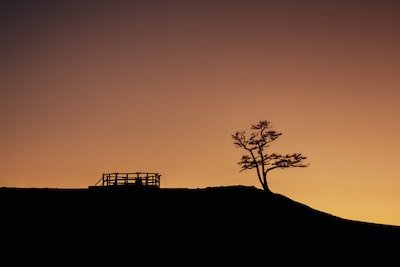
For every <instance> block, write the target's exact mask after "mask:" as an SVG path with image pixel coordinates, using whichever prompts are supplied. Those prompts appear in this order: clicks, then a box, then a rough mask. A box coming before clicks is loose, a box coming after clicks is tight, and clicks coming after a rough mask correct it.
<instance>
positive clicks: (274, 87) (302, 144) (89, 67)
mask: <svg viewBox="0 0 400 267" xmlns="http://www.w3.org/2000/svg"><path fill="white" fill-rule="evenodd" d="M399 14H400V4H398V3H397V2H396V1H385V0H382V1H354V0H348V1H340V0H338V1H329V0H327V1H302V0H297V1H294V0H293V1H289V0H283V1H278V0H276V1H267V0H266V1H206V0H203V1H120V0H114V1H101V0H100V1H87V0H82V1H70V0H68V1H66V0H59V1H50V0H48V1H42V0H38V1H20V0H15V1H2V2H1V4H0V40H1V42H0V123H1V131H0V148H1V154H0V186H5V187H52V188H53V187H55V188H85V187H88V186H89V185H93V184H95V183H96V182H97V181H98V180H99V179H100V178H101V175H102V173H107V172H136V171H146V172H158V173H160V174H161V175H162V176H161V187H168V188H170V187H179V188H181V187H182V188H183V187H184V188H203V187H207V186H227V185H249V186H257V187H258V188H261V186H260V184H258V179H257V175H256V172H255V170H249V171H245V172H239V170H240V166H239V165H238V164H237V162H238V161H239V160H240V157H241V155H242V154H243V151H241V150H240V149H237V148H235V146H234V145H233V140H232V138H231V134H233V133H234V132H235V131H237V130H246V129H247V130H248V129H249V128H250V126H251V125H252V124H254V123H257V122H258V121H260V120H268V121H271V124H272V125H273V129H274V130H277V131H278V132H282V133H283V134H282V136H281V137H280V138H279V139H278V140H276V141H275V142H274V143H273V144H271V147H270V148H269V149H270V152H277V153H287V152H290V153H293V152H298V153H302V154H303V155H305V156H307V157H308V159H307V162H308V163H310V166H309V167H308V168H292V169H284V170H274V171H273V172H271V173H270V176H269V185H270V189H271V190H272V191H273V192H275V193H279V194H283V195H285V196H287V197H289V198H291V199H293V200H295V201H298V202H301V203H304V204H306V205H308V206H310V207H312V208H315V209H318V210H321V211H324V212H328V213H331V214H334V215H336V216H339V217H342V218H347V219H352V220H360V221H367V222H375V223H382V224H393V225H400V208H399V207H400V194H399V192H400V179H399V178H400V164H399V161H400V139H399V136H400V124H399V117H400V106H399V99H400V89H399V86H400V16H399Z"/></svg>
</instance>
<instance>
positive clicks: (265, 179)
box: [262, 173, 272, 193]
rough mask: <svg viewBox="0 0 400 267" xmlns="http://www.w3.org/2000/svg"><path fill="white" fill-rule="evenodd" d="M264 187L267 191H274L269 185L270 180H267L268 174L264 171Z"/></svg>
mask: <svg viewBox="0 0 400 267" xmlns="http://www.w3.org/2000/svg"><path fill="white" fill-rule="evenodd" d="M262 186H263V189H264V191H265V192H267V193H272V192H271V190H270V189H269V187H268V181H267V174H266V173H264V175H263V183H262Z"/></svg>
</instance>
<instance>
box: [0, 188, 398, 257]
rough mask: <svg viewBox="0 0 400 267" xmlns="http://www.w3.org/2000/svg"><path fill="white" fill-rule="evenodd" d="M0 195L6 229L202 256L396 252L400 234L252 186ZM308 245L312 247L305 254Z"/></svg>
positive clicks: (32, 235)
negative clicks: (316, 208)
mask: <svg viewBox="0 0 400 267" xmlns="http://www.w3.org/2000/svg"><path fill="white" fill-rule="evenodd" d="M0 201H1V203H3V210H2V218H3V219H2V222H3V229H13V231H14V233H15V232H16V231H15V229H18V231H17V232H18V233H19V234H22V236H23V237H24V239H25V238H26V237H27V236H29V237H30V238H29V240H36V239H43V236H49V235H50V236H52V237H51V240H52V242H53V243H54V244H59V243H60V240H64V241H65V240H68V242H69V241H72V242H75V243H76V242H77V240H81V238H82V237H85V238H84V240H86V242H87V245H88V246H89V247H92V248H93V247H96V246H98V245H99V246H100V244H101V247H99V249H100V250H102V249H104V247H103V246H105V247H109V246H111V248H114V249H115V248H116V247H119V248H121V247H124V245H122V244H121V242H122V243H123V242H128V244H129V245H128V247H129V251H128V252H129V253H132V251H131V249H132V248H133V247H135V248H138V247H139V249H143V248H146V251H147V249H152V250H155V251H160V250H161V251H164V252H165V251H166V250H168V251H169V250H171V251H175V249H176V250H177V251H175V252H178V251H180V252H181V253H183V251H185V255H192V256H193V257H195V256H196V257H200V258H202V259H204V257H209V258H210V257H214V256H215V255H219V256H220V257H222V256H221V255H225V257H230V258H231V259H232V257H234V256H235V255H236V256H239V255H246V257H250V258H252V257H253V256H254V257H255V259H259V258H260V257H261V258H262V257H270V258H271V257H274V255H275V256H276V255H277V254H276V253H285V254H287V255H294V254H293V253H295V254H296V253H297V254H301V255H302V256H306V258H307V259H309V258H308V256H307V255H308V253H313V254H315V255H322V256H323V257H325V258H329V259H331V260H338V261H339V260H343V259H344V258H346V259H348V257H349V256H350V257H352V258H353V259H357V260H358V259H359V257H362V258H364V259H365V257H369V256H371V255H375V256H376V255H379V258H382V257H383V259H390V257H391V256H394V255H396V254H394V252H393V251H392V249H394V248H395V247H397V243H398V242H399V241H400V227H399V226H394V225H384V224H375V223H369V222H361V221H353V220H347V219H343V218H339V217H337V216H334V215H331V214H328V213H324V212H321V211H318V210H315V209H313V208H311V207H309V206H306V205H303V204H301V203H299V202H296V201H293V200H291V199H289V198H287V197H285V196H283V195H280V194H274V193H266V192H264V191H263V190H261V189H257V188H255V187H247V186H228V187H208V188H200V189H186V188H176V189H167V188H163V189H157V188H150V189H146V188H124V187H116V188H102V187H99V188H95V189H93V188H92V189H90V190H89V189H46V188H44V189H37V188H36V189H35V188H30V189H23V188H1V189H0ZM14 237H15V236H14ZM55 237H57V238H55ZM53 238H55V239H53ZM71 239H72V240H71ZM64 241H63V242H64ZM65 242H67V241H65ZM49 243H51V242H50V241H49ZM80 244H81V243H80V242H78V244H77V245H80ZM302 250H306V251H307V252H306V254H303V253H298V252H299V251H302ZM171 251H170V252H171ZM128 252H126V253H128ZM378 252H379V253H378ZM119 253H120V252H119ZM253 254H254V255H253ZM129 255H130V254H129ZM212 255H213V256H212ZM250 255H253V256H250ZM382 255H384V256H382ZM311 258H313V257H311ZM289 259H290V258H289ZM303 260H304V258H303ZM314 260H315V259H314Z"/></svg>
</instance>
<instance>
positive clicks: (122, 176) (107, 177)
mask: <svg viewBox="0 0 400 267" xmlns="http://www.w3.org/2000/svg"><path fill="white" fill-rule="evenodd" d="M160 177H161V175H160V174H158V173H150V172H129V173H126V172H125V173H120V172H115V173H103V176H102V177H101V179H100V180H99V181H97V183H96V184H95V186H100V185H101V186H129V185H134V186H144V187H160Z"/></svg>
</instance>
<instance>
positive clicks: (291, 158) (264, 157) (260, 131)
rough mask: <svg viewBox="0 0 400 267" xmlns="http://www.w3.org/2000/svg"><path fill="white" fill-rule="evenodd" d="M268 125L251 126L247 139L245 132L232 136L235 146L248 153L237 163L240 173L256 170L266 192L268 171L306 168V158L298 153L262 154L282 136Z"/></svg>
mask: <svg viewBox="0 0 400 267" xmlns="http://www.w3.org/2000/svg"><path fill="white" fill-rule="evenodd" d="M270 124H271V123H270V122H269V121H266V120H264V121H260V122H258V123H257V124H254V125H252V126H251V130H252V131H251V133H250V135H249V136H248V137H247V136H246V132H245V131H240V132H239V131H238V132H236V133H235V134H233V135H232V138H233V140H234V144H235V146H236V147H238V148H243V149H245V150H246V151H247V152H248V153H247V154H245V155H243V156H242V158H241V160H240V161H239V162H238V164H239V165H240V166H241V170H240V171H244V170H249V169H253V168H256V170H257V175H258V180H259V181H260V183H261V185H262V187H263V188H264V190H265V191H267V192H271V190H270V189H269V187H268V181H267V175H268V173H269V172H270V171H272V170H275V169H278V168H280V169H285V168H290V167H307V166H308V165H306V164H304V163H303V161H304V160H305V159H307V158H306V157H305V156H303V155H302V154H300V153H294V154H286V155H281V154H277V153H272V154H267V153H266V152H264V149H265V148H267V147H269V144H270V143H272V142H273V141H275V140H276V139H278V137H279V136H281V135H282V133H278V132H276V131H274V130H271V128H272V127H271V126H270Z"/></svg>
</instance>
